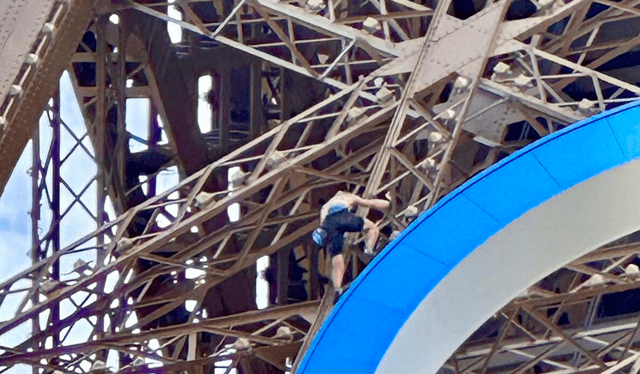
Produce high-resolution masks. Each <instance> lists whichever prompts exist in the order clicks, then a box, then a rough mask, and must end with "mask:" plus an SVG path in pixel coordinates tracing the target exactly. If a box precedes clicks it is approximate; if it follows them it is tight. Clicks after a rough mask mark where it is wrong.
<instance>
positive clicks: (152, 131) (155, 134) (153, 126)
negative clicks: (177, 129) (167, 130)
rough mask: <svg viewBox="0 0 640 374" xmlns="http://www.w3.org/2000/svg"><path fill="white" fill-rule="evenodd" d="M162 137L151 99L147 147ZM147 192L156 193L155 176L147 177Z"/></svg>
mask: <svg viewBox="0 0 640 374" xmlns="http://www.w3.org/2000/svg"><path fill="white" fill-rule="evenodd" d="M161 138H162V129H161V128H160V125H159V124H158V109H157V108H156V106H155V104H154V103H153V100H152V101H151V107H150V108H149V147H150V148H152V147H155V146H157V145H158V143H159V142H160V139H161ZM148 185H149V190H148V191H149V193H148V196H149V197H152V196H155V195H156V177H155V176H151V177H149V184H148Z"/></svg>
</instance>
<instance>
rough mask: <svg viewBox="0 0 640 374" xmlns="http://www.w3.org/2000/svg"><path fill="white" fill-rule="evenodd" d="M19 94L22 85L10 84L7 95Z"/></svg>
mask: <svg viewBox="0 0 640 374" xmlns="http://www.w3.org/2000/svg"><path fill="white" fill-rule="evenodd" d="M21 94H22V87H21V86H19V85H17V84H12V85H11V88H10V89H9V95H11V96H16V95H21Z"/></svg>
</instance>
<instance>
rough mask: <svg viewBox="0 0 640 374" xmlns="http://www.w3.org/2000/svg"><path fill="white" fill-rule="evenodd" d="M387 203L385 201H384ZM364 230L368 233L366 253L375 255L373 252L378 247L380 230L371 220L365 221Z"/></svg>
mask: <svg viewBox="0 0 640 374" xmlns="http://www.w3.org/2000/svg"><path fill="white" fill-rule="evenodd" d="M383 201H385V200H383ZM364 230H365V231H366V232H367V238H366V240H365V246H364V253H367V254H373V250H374V248H375V246H376V242H377V241H378V235H380V230H379V229H378V226H376V224H375V223H373V222H371V221H370V220H368V219H366V218H365V220H364Z"/></svg>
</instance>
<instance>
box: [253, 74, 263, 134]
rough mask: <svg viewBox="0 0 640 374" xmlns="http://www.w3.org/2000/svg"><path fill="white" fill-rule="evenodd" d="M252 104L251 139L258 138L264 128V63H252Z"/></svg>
mask: <svg viewBox="0 0 640 374" xmlns="http://www.w3.org/2000/svg"><path fill="white" fill-rule="evenodd" d="M250 69H251V80H250V84H251V87H250V90H251V92H250V102H251V124H250V126H251V128H250V131H251V134H250V136H251V139H255V138H257V137H258V136H259V135H260V133H261V132H262V128H263V126H264V108H263V103H262V63H261V62H260V61H251V67H250Z"/></svg>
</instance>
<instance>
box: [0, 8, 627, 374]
mask: <svg viewBox="0 0 640 374" xmlns="http://www.w3.org/2000/svg"><path fill="white" fill-rule="evenodd" d="M24 4H31V5H33V4H36V2H35V1H33V2H27V1H25V2H24ZM39 4H40V5H39V6H40V7H41V8H40V9H44V10H46V12H44V11H43V12H44V13H43V14H46V15H45V16H43V17H41V18H38V19H36V20H31V21H30V22H35V24H36V26H37V27H36V28H37V29H38V32H35V33H34V34H33V40H32V41H31V43H32V44H31V45H28V46H24V45H20V46H19V47H23V49H25V50H26V51H27V52H26V54H24V53H20V54H18V55H17V56H18V57H15V56H13V57H15V60H16V61H18V63H16V64H14V65H12V66H13V67H14V69H13V70H10V73H11V74H13V75H11V76H10V77H9V78H7V80H5V81H4V82H3V86H2V89H3V91H2V96H0V100H2V101H0V124H1V125H2V127H1V129H0V162H1V163H2V165H3V169H2V170H1V171H0V176H2V178H0V180H2V186H4V184H5V183H6V180H7V179H8V176H9V175H10V172H11V170H12V169H13V165H15V162H16V160H17V158H18V157H19V155H20V153H21V151H22V149H23V148H24V147H25V145H26V143H27V141H28V140H29V139H30V138H32V139H33V144H34V145H35V146H33V160H34V162H33V167H32V170H31V174H32V178H33V183H32V189H33V194H32V195H33V205H34V208H33V210H32V220H33V230H32V231H33V242H32V248H31V254H32V257H33V260H34V262H33V266H31V267H30V268H28V269H26V270H24V271H22V272H20V273H18V274H17V275H15V276H13V277H12V278H11V279H9V280H7V281H6V282H4V283H2V284H1V285H0V303H2V304H0V305H4V306H6V307H7V308H9V307H10V308H11V310H13V313H12V315H11V317H10V318H8V319H7V320H5V321H3V322H1V323H0V337H2V336H9V335H10V334H12V333H16V332H17V331H25V329H26V331H28V332H29V334H28V336H26V337H25V339H22V340H20V341H16V342H15V344H13V345H12V346H3V347H0V369H9V368H11V367H13V366H15V365H17V364H26V365H28V366H30V367H31V368H33V370H34V372H53V371H56V370H57V371H59V372H89V371H91V372H97V371H100V370H105V369H104V368H103V366H101V362H105V361H107V358H108V357H109V355H116V356H117V358H118V360H117V362H118V371H119V372H141V371H144V372H175V373H180V372H184V371H186V372H189V373H192V372H193V373H204V372H212V371H213V370H214V368H216V367H218V370H222V371H227V372H230V371H231V370H232V369H235V370H237V372H239V373H263V372H274V373H280V372H285V371H286V370H292V369H291V368H290V367H289V366H288V364H287V362H291V363H292V364H293V370H295V365H296V363H297V362H298V360H299V359H300V357H301V355H302V354H303V353H304V350H305V349H306V347H307V346H308V344H309V342H310V340H311V338H312V336H313V334H314V333H315V331H317V329H318V328H319V325H320V324H321V322H322V320H323V317H324V316H325V315H326V313H327V312H328V309H329V306H330V304H331V301H332V300H331V297H330V293H327V294H326V297H324V296H323V295H325V293H324V287H323V282H322V274H319V271H318V269H320V273H322V272H323V271H324V272H325V275H326V270H323V269H324V268H325V266H323V260H322V255H319V254H318V251H317V248H314V246H313V244H311V243H310V240H309V233H310V232H311V231H312V230H313V229H314V228H315V227H316V225H317V218H318V217H317V215H318V214H317V212H318V208H319V206H320V205H321V202H322V201H323V200H326V199H327V198H329V197H330V196H332V195H333V193H335V192H336V191H338V190H350V191H353V192H356V193H359V194H363V195H365V196H377V197H386V198H388V199H389V200H390V201H391V209H390V211H389V212H387V213H386V214H384V215H376V213H373V212H371V214H369V218H371V219H372V220H374V221H375V222H376V223H377V225H378V226H379V227H380V229H381V231H382V234H383V235H382V236H383V238H382V241H383V242H386V241H388V239H389V238H390V237H392V236H393V235H395V233H397V232H398V231H401V230H402V229H403V228H405V227H406V225H407V224H408V223H409V222H410V221H411V219H412V218H413V217H415V216H416V214H417V213H418V212H420V211H423V210H425V209H427V208H428V207H430V206H431V205H433V204H434V203H435V202H436V201H438V199H439V198H440V197H442V196H443V195H445V194H446V193H448V192H450V191H451V190H453V189H454V188H455V187H456V186H458V185H460V184H461V183H462V182H464V181H465V180H467V179H468V178H469V177H470V176H472V175H474V174H475V173H477V172H479V171H480V170H483V169H485V168H486V167H488V166H489V165H491V164H493V163H494V162H496V161H497V160H499V159H501V158H503V157H505V156H506V155H508V154H510V153H512V152H513V151H515V150H517V149H519V148H521V147H523V146H525V145H526V144H528V143H530V142H531V141H533V140H535V139H538V138H540V137H543V136H545V135H547V134H549V133H551V132H554V131H556V130H558V129H560V128H563V127H564V126H566V125H568V124H570V123H572V122H574V121H576V120H579V119H582V118H585V117H587V116H590V115H592V114H594V113H598V112H600V111H603V110H606V109H610V108H613V107H615V106H618V105H621V104H622V103H625V102H628V101H631V100H635V99H636V98H637V96H638V95H639V94H640V88H638V87H637V86H636V85H635V84H636V82H637V81H638V77H639V72H638V69H637V64H636V62H635V61H636V59H635V57H636V55H637V52H636V49H637V47H638V45H640V37H638V34H639V33H640V22H639V18H640V10H639V8H637V5H638V4H639V2H637V1H635V0H633V1H627V0H622V1H615V2H614V1H607V0H600V1H592V0H573V1H570V2H565V1H562V0H555V1H553V0H549V1H513V2H509V1H505V0H502V1H496V2H493V1H488V2H486V3H485V2H481V1H464V0H458V1H453V0H448V1H447V0H445V1H441V2H438V3H435V2H431V1H415V2H414V1H410V0H390V1H387V0H369V1H344V0H343V1H336V0H327V1H316V0H309V1H307V2H304V1H280V2H274V1H271V0H240V1H226V0H214V1H201V0H198V1H190V0H176V1H173V2H169V3H167V2H160V1H152V0H148V1H147V0H138V1H115V0H114V1H112V2H110V3H105V2H97V1H88V0H67V1H61V0H56V1H40V2H39ZM25 9H26V8H25ZM172 12H174V13H172ZM175 12H177V13H175ZM16 14H18V16H17V18H15V19H16V20H19V21H20V20H22V21H25V22H27V21H26V20H27V19H28V16H26V15H25V14H26V13H23V14H22V15H20V13H19V12H16ZM113 14H117V15H118V17H119V18H118V19H119V22H118V23H114V22H110V21H109V17H110V16H112V15H113ZM171 14H179V15H180V16H175V15H171ZM20 17H23V18H22V19H20ZM167 22H170V23H172V24H177V25H179V26H180V27H181V28H182V30H183V32H184V37H183V40H182V42H180V43H177V44H172V43H171V41H170V39H169V34H168V32H167ZM5 34H6V33H5ZM2 35H3V34H2V33H0V36H1V37H5V36H6V35H5V36H2ZM5 40H11V39H10V37H8V36H6V38H5ZM15 51H16V49H11V50H8V51H6V52H3V53H5V54H6V53H17V52H15ZM25 56H26V57H25ZM65 69H67V71H68V72H69V76H70V78H71V82H72V84H73V89H74V92H75V94H76V98H77V102H78V104H79V105H80V108H81V113H82V117H83V119H84V124H83V126H84V127H83V130H82V131H80V130H79V128H78V127H77V126H76V127H74V126H72V125H71V124H69V123H67V121H65V120H64V118H62V116H61V110H60V100H59V94H58V93H56V90H57V82H58V79H59V77H60V74H61V73H62V71H63V70H65ZM203 75H211V77H212V78H211V79H212V81H213V88H212V89H211V90H210V91H209V92H208V93H206V97H207V100H208V102H209V103H210V108H211V109H210V110H211V115H212V118H213V119H212V120H211V130H210V131H205V132H202V131H201V130H200V128H199V127H198V115H197V103H198V97H199V96H198V95H199V94H198V90H197V82H198V79H199V77H201V76H203ZM7 82H8V83H7ZM50 98H52V99H51V100H50V101H49V99H50ZM133 98H146V99H148V100H149V103H150V104H149V105H150V109H149V118H150V119H149V121H148V122H149V124H148V126H147V129H148V134H147V136H146V137H145V138H144V139H142V142H143V143H145V144H146V147H147V149H146V150H144V151H141V152H135V151H133V150H132V149H131V147H130V144H131V139H134V140H136V136H134V135H133V134H131V133H130V131H129V129H128V124H127V119H126V118H127V100H128V99H133ZM43 109H44V111H45V114H46V121H47V122H48V123H47V126H50V128H51V136H49V137H46V136H45V138H42V137H41V136H40V134H39V133H40V132H41V131H38V130H37V128H38V126H37V118H38V116H40V114H41V113H42V110H43ZM62 136H71V138H72V139H73V141H72V144H73V146H72V147H71V148H70V149H67V150H61V146H60V144H61V143H60V142H61V137H62ZM138 138H139V137H138ZM163 138H166V142H163V141H162V139H163ZM138 140H140V139H138ZM44 145H47V147H45V148H43V147H44ZM82 152H84V154H86V157H88V159H89V161H88V164H92V165H95V175H91V177H90V178H89V179H87V180H86V184H83V185H81V186H79V187H74V186H71V182H70V181H69V177H65V175H64V170H63V168H64V164H65V162H66V161H67V160H68V159H69V157H71V155H73V154H76V153H82ZM234 167H235V168H240V170H241V172H239V173H237V174H236V175H235V177H234V178H232V181H231V182H229V178H228V174H229V170H230V169H231V168H234ZM168 168H176V169H177V170H178V173H179V176H180V178H179V182H178V183H177V184H175V185H173V186H170V187H168V188H163V190H162V191H161V190H160V189H159V186H158V183H157V181H158V178H159V175H160V173H162V172H163V170H166V169H168ZM87 170H88V172H89V174H92V173H93V171H92V169H91V168H88V169H87ZM85 172H87V171H85ZM62 191H69V192H70V193H71V195H72V196H73V198H72V199H71V201H72V203H70V204H69V205H68V206H61V204H60V201H61V194H63V193H64V192H62ZM87 195H91V196H92V197H91V198H90V199H92V200H91V204H89V203H87V197H86V196H87ZM234 204H238V205H236V206H239V211H240V216H241V218H240V220H238V221H231V220H230V218H229V214H228V209H229V207H230V206H232V205H234ZM63 205H64V204H63ZM41 207H42V208H44V210H45V211H47V212H48V213H46V214H44V213H42V214H41ZM74 207H76V208H77V207H79V208H78V209H83V210H84V211H86V213H87V214H88V215H89V216H90V217H91V220H90V221H91V222H92V224H94V225H95V226H94V227H97V229H96V230H94V231H92V232H88V233H87V234H86V235H85V236H83V237H82V238H80V239H78V240H76V241H75V242H73V243H71V244H69V245H62V244H61V240H60V231H61V230H64V227H65V226H64V225H65V219H66V218H65V217H68V216H67V212H68V211H70V209H74ZM361 213H363V214H368V213H369V212H361ZM43 214H44V215H43ZM44 216H47V217H48V218H46V219H45V218H43V217H44ZM93 222H95V223H93ZM43 226H45V229H44V230H43V231H42V232H39V230H38V228H39V227H40V228H42V227H43ZM87 231H90V230H87ZM359 241H360V238H358V237H353V238H352V242H353V248H354V249H352V250H350V251H349V252H348V255H347V259H348V269H349V272H348V274H347V277H349V278H350V279H353V278H355V277H356V276H357V274H358V273H359V272H360V271H361V270H362V269H363V268H364V266H366V263H367V262H368V259H366V258H364V257H363V256H362V255H361V254H360V251H359V250H358V249H357V247H358V245H359ZM628 242H629V243H627V244H625V245H622V246H614V247H606V248H604V249H601V250H598V251H596V252H595V253H593V254H590V255H588V256H587V257H585V258H583V259H581V260H578V261H576V262H574V263H572V264H569V265H568V266H567V268H566V269H564V270H559V271H558V272H557V273H555V274H552V275H550V276H549V278H547V279H546V280H545V281H542V282H541V283H540V284H538V285H536V286H534V287H532V288H531V289H530V290H528V291H527V292H528V293H527V294H526V295H525V296H523V298H520V299H517V300H515V301H513V302H512V303H511V304H509V306H507V307H505V309H503V310H502V311H499V312H498V313H497V314H496V316H495V318H494V320H491V321H488V322H487V324H486V325H485V326H484V327H483V329H484V330H483V329H481V331H479V332H477V333H476V334H474V336H472V337H470V339H469V341H468V342H467V343H465V345H464V346H463V347H461V348H460V350H459V351H458V352H456V353H455V354H454V355H453V356H452V358H451V360H450V362H448V363H447V364H446V365H445V366H444V367H443V368H442V369H441V370H443V371H452V372H455V373H456V374H457V373H485V372H487V371H492V372H498V371H509V372H514V373H521V372H525V371H532V372H543V371H544V372H562V373H573V372H590V371H594V372H595V371H598V372H601V371H605V372H609V371H611V372H613V371H615V370H618V369H622V368H625V367H627V366H628V365H631V364H632V363H633V362H635V360H636V359H637V358H638V348H637V347H636V343H635V341H636V335H637V334H636V332H637V327H638V315H637V314H638V310H640V307H638V308H635V307H630V308H628V310H627V309H625V310H624V312H620V310H618V312H608V313H605V312H603V313H604V314H602V313H601V314H598V312H597V311H598V310H599V308H603V307H601V305H603V304H602V303H603V300H605V299H606V298H607V297H614V296H610V295H620V293H623V294H624V293H625V292H627V294H625V295H630V294H628V292H634V291H635V290H637V289H638V284H637V279H636V278H635V275H633V274H634V273H633V271H622V270H621V269H629V265H631V264H632V263H633V262H634V261H637V260H636V256H637V253H638V247H637V244H633V240H631V238H630V239H629V240H628ZM382 244H383V243H381V245H382ZM25 249H26V248H25ZM83 253H85V254H86V253H91V256H89V257H90V259H91V260H92V261H93V263H87V262H85V261H80V262H76V266H75V268H74V270H75V274H73V275H69V274H63V273H61V270H60V264H61V263H64V262H65V261H66V262H69V261H73V260H74V259H77V258H79V257H78V256H81V254H83ZM263 256H270V257H271V259H272V260H273V261H272V265H271V269H270V270H269V271H270V273H269V274H271V276H270V277H267V278H268V279H269V282H270V291H271V292H270V304H271V305H270V307H268V308H267V309H262V310H258V309H257V307H256V302H255V292H256V291H255V282H256V280H255V277H256V274H255V272H256V271H255V266H254V265H255V263H256V261H257V260H258V259H259V258H261V257H263ZM630 269H631V270H633V268H630ZM188 270H196V271H197V272H198V274H199V275H198V276H197V277H188V276H187V275H186V273H187V271H188ZM305 272H306V273H305ZM587 275H588V276H587ZM596 275H597V276H599V277H600V278H598V277H596ZM594 277H595V280H593V279H594ZM567 279H572V280H570V281H567ZM567 282H568V283H567ZM589 282H590V283H589ZM594 287H595V288H594ZM186 302H192V303H193V304H194V306H192V307H191V308H189V309H190V310H189V309H187V307H186ZM132 316H135V318H133V317H132ZM563 316H564V317H563ZM567 319H568V320H569V322H567ZM74 329H79V330H82V331H81V332H82V334H84V335H83V336H84V338H83V339H84V340H83V341H81V342H73V339H74V337H77V336H78V334H80V332H79V331H75V330H74ZM149 360H154V362H155V363H156V365H155V366H154V365H151V364H150V362H151V361H149ZM158 362H159V363H161V365H162V366H158V364H157V363H158ZM223 362H224V363H225V364H224V366H220V365H222V363H223ZM229 362H230V364H229ZM149 365H151V366H152V367H148V366H149ZM216 365H218V366H216ZM634 370H635V371H634ZM631 371H634V374H635V373H637V369H636V368H635V366H633V368H632V369H631Z"/></svg>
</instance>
